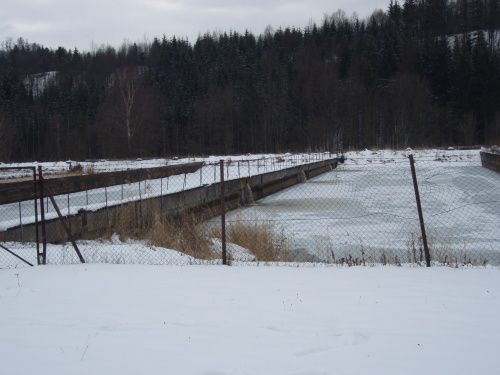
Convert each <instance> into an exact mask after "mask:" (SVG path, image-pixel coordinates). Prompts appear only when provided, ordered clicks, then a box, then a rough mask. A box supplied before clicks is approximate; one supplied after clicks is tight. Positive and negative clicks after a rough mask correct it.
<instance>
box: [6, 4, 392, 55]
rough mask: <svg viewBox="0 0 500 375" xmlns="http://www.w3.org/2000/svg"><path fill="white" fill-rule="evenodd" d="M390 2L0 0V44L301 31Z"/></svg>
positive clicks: (87, 43) (85, 46) (84, 45)
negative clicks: (329, 17) (19, 40)
mask: <svg viewBox="0 0 500 375" xmlns="http://www.w3.org/2000/svg"><path fill="white" fill-rule="evenodd" d="M388 2H389V0H254V1H243V0H211V1H209V0H0V3H1V4H0V40H5V39H6V38H14V39H17V38H19V37H23V38H25V39H27V40H28V41H30V42H37V43H41V44H44V45H46V46H49V47H57V46H64V47H67V48H72V47H77V48H79V49H81V50H89V49H90V48H91V46H92V44H93V45H95V46H99V45H101V44H111V45H113V46H119V45H120V44H121V43H122V42H123V41H125V40H128V41H132V42H133V41H142V40H144V39H145V38H148V39H149V40H151V39H152V37H154V36H160V37H161V36H162V35H163V34H165V35H167V36H168V37H170V36H172V35H176V36H181V37H187V38H189V40H191V41H194V40H196V37H197V36H198V34H200V33H204V32H206V31H229V30H237V31H244V30H245V29H248V30H250V31H253V32H255V33H261V32H263V31H264V29H265V28H266V26H267V25H271V26H272V27H273V28H275V29H276V28H278V27H279V26H297V27H304V26H306V25H307V24H308V23H309V21H310V20H313V21H317V22H320V21H321V20H322V18H323V15H324V14H325V13H327V14H331V13H333V12H334V11H336V10H337V9H339V8H340V9H343V10H345V11H346V13H347V14H348V15H350V14H352V13H353V12H357V14H358V15H359V16H360V17H364V16H366V15H368V14H370V13H371V12H372V11H373V10H374V9H376V8H383V9H385V8H386V7H387V4H388Z"/></svg>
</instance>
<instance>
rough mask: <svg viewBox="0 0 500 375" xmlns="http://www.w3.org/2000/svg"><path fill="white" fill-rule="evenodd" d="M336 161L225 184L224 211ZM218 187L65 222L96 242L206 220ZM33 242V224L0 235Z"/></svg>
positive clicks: (54, 238)
mask: <svg viewBox="0 0 500 375" xmlns="http://www.w3.org/2000/svg"><path fill="white" fill-rule="evenodd" d="M337 162H338V161H337V159H329V160H324V161H319V162H315V163H311V164H306V165H300V166H296V167H291V168H287V169H282V170H279V171H274V172H268V173H264V174H259V175H256V176H252V177H249V178H240V179H236V180H230V181H226V182H225V185H224V189H225V198H226V208H227V209H234V208H236V207H238V206H240V205H242V204H245V200H246V192H248V187H250V189H251V190H252V195H253V198H254V199H260V198H263V197H265V196H267V195H270V194H273V193H275V192H277V191H280V190H283V189H285V188H287V187H290V186H293V185H295V184H297V183H299V182H301V181H303V180H304V177H306V178H308V179H309V178H312V177H315V176H318V175H320V174H322V173H325V172H328V171H331V170H332V169H334V168H336V167H337ZM220 198H221V189H220V183H216V184H212V185H205V186H201V187H197V188H194V189H189V190H184V191H181V192H178V193H174V194H169V195H164V196H161V197H155V198H148V199H144V200H141V201H135V202H129V203H124V204H120V205H116V206H110V207H107V208H103V209H100V210H97V211H84V210H81V211H80V212H79V213H78V214H76V215H72V216H70V217H69V218H68V220H69V223H70V227H71V232H72V234H73V236H74V237H75V238H97V237H99V235H100V234H103V233H106V232H108V231H109V230H110V229H112V228H114V227H117V226H119V225H120V223H121V222H122V221H123V220H124V219H125V218H126V220H132V221H133V223H134V225H136V226H141V225H147V223H145V221H147V220H148V219H150V218H151V217H154V215H162V216H176V215H181V214H184V213H190V212H198V213H202V214H204V215H206V216H213V215H218V214H219V213H220V206H219V204H220ZM21 230H22V238H23V240H24V241H34V240H35V226H34V224H30V225H24V226H23V228H21V227H19V226H18V227H14V228H10V229H8V230H7V231H4V232H0V241H19V240H20V238H21ZM46 233H47V241H48V242H54V243H58V242H66V241H67V235H66V233H65V232H64V230H63V229H62V226H61V223H60V221H59V220H48V221H46Z"/></svg>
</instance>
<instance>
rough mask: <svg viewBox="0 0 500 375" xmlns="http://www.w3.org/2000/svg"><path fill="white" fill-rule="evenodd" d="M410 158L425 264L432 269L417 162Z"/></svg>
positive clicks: (411, 156)
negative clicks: (419, 188) (416, 169)
mask: <svg viewBox="0 0 500 375" xmlns="http://www.w3.org/2000/svg"><path fill="white" fill-rule="evenodd" d="M409 158H410V168H411V177H412V179H413V189H414V190H415V200H416V201H417V210H418V219H419V221H420V231H421V233H422V242H423V244H424V252H425V264H426V266H427V267H430V266H431V255H430V253H429V247H428V246H427V234H426V233H425V224H424V215H423V213H422V205H421V204H420V193H419V191H418V183H417V174H416V172H415V160H414V159H413V155H410V156H409Z"/></svg>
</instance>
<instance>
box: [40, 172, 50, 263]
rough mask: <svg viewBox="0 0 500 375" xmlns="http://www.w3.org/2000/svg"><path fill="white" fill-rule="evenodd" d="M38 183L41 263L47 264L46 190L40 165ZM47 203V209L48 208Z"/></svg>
mask: <svg viewBox="0 0 500 375" xmlns="http://www.w3.org/2000/svg"><path fill="white" fill-rule="evenodd" d="M38 183H39V186H40V214H41V218H40V219H41V224H42V254H41V260H40V261H39V263H41V264H47V232H46V230H45V210H44V207H43V204H44V202H43V201H44V191H43V174H42V166H41V165H39V166H38ZM48 206H49V205H48V204H47V209H48Z"/></svg>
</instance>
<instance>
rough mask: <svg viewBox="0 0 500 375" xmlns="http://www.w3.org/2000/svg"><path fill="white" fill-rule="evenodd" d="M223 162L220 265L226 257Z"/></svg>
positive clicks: (221, 163)
mask: <svg viewBox="0 0 500 375" xmlns="http://www.w3.org/2000/svg"><path fill="white" fill-rule="evenodd" d="M224 195H225V191H224V160H221V161H220V211H221V213H220V218H221V237H222V238H221V241H222V264H227V256H226V207H225V203H226V202H225V200H224Z"/></svg>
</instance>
